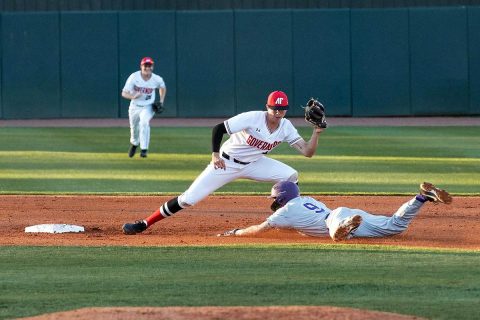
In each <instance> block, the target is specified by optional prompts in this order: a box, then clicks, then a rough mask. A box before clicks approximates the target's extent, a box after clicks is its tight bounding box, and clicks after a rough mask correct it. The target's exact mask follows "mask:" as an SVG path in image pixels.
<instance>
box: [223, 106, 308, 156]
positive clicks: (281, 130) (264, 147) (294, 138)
mask: <svg viewBox="0 0 480 320" xmlns="http://www.w3.org/2000/svg"><path fill="white" fill-rule="evenodd" d="M224 124H225V127H226V129H227V133H228V134H229V135H230V138H229V139H228V140H227V141H226V142H225V143H224V144H223V145H222V148H221V149H220V152H225V153H226V154H228V155H229V156H231V157H234V158H235V159H237V160H240V161H243V162H254V161H256V160H258V159H260V158H261V157H262V156H263V155H264V154H267V153H269V152H270V151H272V150H273V149H274V148H275V147H276V146H278V145H279V144H280V143H282V142H283V141H286V142H288V144H290V145H293V144H295V143H297V142H298V141H299V140H301V139H302V137H301V136H300V135H299V134H298V131H297V129H295V127H294V126H293V125H292V123H291V122H290V120H288V119H285V118H283V119H281V121H280V125H279V126H278V128H277V129H276V130H275V131H273V132H270V130H269V129H268V126H267V112H266V111H250V112H244V113H240V114H238V115H236V116H234V117H232V118H230V119H228V120H226V121H225V122H224Z"/></svg>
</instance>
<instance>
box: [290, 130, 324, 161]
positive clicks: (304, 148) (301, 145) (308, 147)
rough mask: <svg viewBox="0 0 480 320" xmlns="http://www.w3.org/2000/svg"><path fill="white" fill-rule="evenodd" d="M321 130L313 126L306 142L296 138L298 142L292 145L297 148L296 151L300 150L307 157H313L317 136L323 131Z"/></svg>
mask: <svg viewBox="0 0 480 320" xmlns="http://www.w3.org/2000/svg"><path fill="white" fill-rule="evenodd" d="M323 130H324V129H323V128H319V127H314V128H313V132H312V136H311V137H310V140H309V141H308V142H307V141H305V140H303V139H300V140H298V142H296V143H295V144H293V145H292V147H294V148H295V149H297V150H298V152H300V153H301V154H303V155H304V156H305V157H307V158H311V157H313V155H314V154H315V151H317V145H318V138H319V137H320V134H321V133H322V132H323Z"/></svg>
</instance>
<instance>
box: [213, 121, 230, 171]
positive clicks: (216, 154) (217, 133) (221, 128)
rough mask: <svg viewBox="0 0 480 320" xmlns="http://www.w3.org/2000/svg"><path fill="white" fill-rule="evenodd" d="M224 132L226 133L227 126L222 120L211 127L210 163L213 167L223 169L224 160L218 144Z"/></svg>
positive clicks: (224, 167) (220, 142)
mask: <svg viewBox="0 0 480 320" xmlns="http://www.w3.org/2000/svg"><path fill="white" fill-rule="evenodd" d="M225 133H227V128H226V127H225V124H224V123H223V122H222V123H219V124H217V125H216V126H215V127H213V129H212V164H213V168H214V169H223V170H225V169H226V168H227V167H226V165H225V161H224V160H223V159H222V157H221V156H220V145H221V144H222V139H223V135H224V134H225Z"/></svg>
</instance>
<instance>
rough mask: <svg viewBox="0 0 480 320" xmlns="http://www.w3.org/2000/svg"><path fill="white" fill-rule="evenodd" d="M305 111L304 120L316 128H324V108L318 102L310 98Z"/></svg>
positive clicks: (325, 121)
mask: <svg viewBox="0 0 480 320" xmlns="http://www.w3.org/2000/svg"><path fill="white" fill-rule="evenodd" d="M304 109H305V120H306V121H307V122H310V123H311V124H313V125H314V126H316V127H319V128H326V127H327V119H326V118H325V107H324V106H323V104H321V103H320V102H319V101H318V100H316V99H314V98H310V100H308V102H307V106H306V107H305V108H304Z"/></svg>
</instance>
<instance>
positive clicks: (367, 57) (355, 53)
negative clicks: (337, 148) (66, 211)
mask: <svg viewBox="0 0 480 320" xmlns="http://www.w3.org/2000/svg"><path fill="white" fill-rule="evenodd" d="M0 19H1V34H2V38H1V39H2V40H1V42H2V43H1V46H2V50H1V59H2V68H1V104H0V118H2V119H21V118H62V117H65V118H77V117H82V118H96V117H100V118H117V117H127V105H128V101H127V100H125V99H122V98H121V97H120V90H121V88H122V87H123V85H124V82H125V80H126V78H127V77H128V75H129V74H130V73H131V72H133V71H135V70H137V69H138V64H139V61H140V59H141V57H143V56H147V55H148V56H152V57H153V58H154V60H155V61H157V65H156V70H155V71H156V72H158V73H159V74H160V75H162V76H163V77H164V79H165V81H166V83H167V86H168V95H167V100H166V107H167V111H166V112H165V113H164V115H163V116H166V117H227V116H231V115H234V114H236V113H239V112H243V111H247V110H253V109H255V110H257V109H259V108H262V107H263V104H264V101H265V99H266V95H267V94H268V92H270V91H272V90H274V89H281V90H283V91H285V92H286V93H287V94H288V95H289V98H290V104H291V105H292V106H293V108H291V110H290V111H289V115H290V116H292V115H293V116H294V115H297V116H298V115H301V114H302V112H303V110H302V109H301V108H300V107H299V106H300V105H302V104H304V103H305V101H306V99H307V98H309V97H310V96H314V97H318V98H319V99H320V100H322V102H323V103H324V104H325V105H326V106H327V109H328V114H329V115H330V116H332V115H333V116H393V115H399V116H409V115H427V114H428V115H478V114H480V89H479V88H480V85H479V84H480V60H479V59H478V58H477V57H478V56H479V55H480V41H479V40H480V39H479V37H480V7H436V8H435V7H429V8H418V7H411V8H394V9H349V8H347V9H281V10H273V9H269V10H217V11H215V10H208V11H178V10H177V11H175V10H172V11H98V12H93V11H84V12H78V11H61V12H23V13H19V12H3V13H2V14H1V16H0ZM152 21H154V22H155V23H154V25H155V26H158V28H155V30H152ZM447 22H448V23H447Z"/></svg>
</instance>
